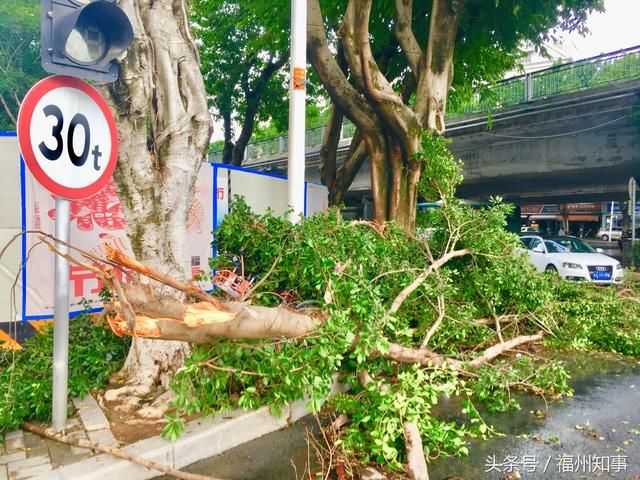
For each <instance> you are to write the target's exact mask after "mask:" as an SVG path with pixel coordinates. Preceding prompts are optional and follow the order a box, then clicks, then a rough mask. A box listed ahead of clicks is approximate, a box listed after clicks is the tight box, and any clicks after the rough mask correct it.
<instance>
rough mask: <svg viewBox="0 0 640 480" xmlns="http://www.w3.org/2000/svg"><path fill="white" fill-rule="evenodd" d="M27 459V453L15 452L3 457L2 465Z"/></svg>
mask: <svg viewBox="0 0 640 480" xmlns="http://www.w3.org/2000/svg"><path fill="white" fill-rule="evenodd" d="M25 458H27V453H26V452H15V453H12V454H10V455H3V456H1V457H0V465H6V464H7V463H9V462H16V461H18V460H24V459H25Z"/></svg>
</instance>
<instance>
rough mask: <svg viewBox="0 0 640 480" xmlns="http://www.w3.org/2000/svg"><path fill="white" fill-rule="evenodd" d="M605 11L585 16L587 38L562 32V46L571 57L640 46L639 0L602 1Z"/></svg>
mask: <svg viewBox="0 0 640 480" xmlns="http://www.w3.org/2000/svg"><path fill="white" fill-rule="evenodd" d="M604 6H605V12H604V13H592V14H591V15H590V16H589V18H588V19H587V26H588V27H589V30H591V33H590V34H589V35H587V36H586V37H581V36H580V35H577V34H564V35H563V37H564V49H565V50H566V51H567V53H568V54H569V56H570V57H571V58H572V59H573V60H579V59H581V58H587V57H592V56H594V55H598V54H600V53H605V52H612V51H614V50H619V49H622V48H626V47H632V46H635V45H640V27H639V22H640V0H605V3H604Z"/></svg>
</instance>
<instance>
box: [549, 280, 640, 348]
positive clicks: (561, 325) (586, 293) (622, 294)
mask: <svg viewBox="0 0 640 480" xmlns="http://www.w3.org/2000/svg"><path fill="white" fill-rule="evenodd" d="M639 293H640V292H639V291H638V287H637V286H636V285H634V284H630V285H628V286H627V288H625V289H624V290H622V291H619V290H617V289H615V288H607V289H603V288H597V287H594V286H591V285H588V284H575V283H568V282H555V283H554V299H555V302H553V303H550V304H548V305H547V306H546V310H547V312H548V313H547V315H548V316H550V317H551V318H554V319H555V321H556V322H557V324H558V329H559V331H560V332H561V333H560V334H558V335H557V336H555V337H553V338H552V339H550V340H549V341H548V343H549V345H551V346H554V347H561V348H574V349H579V350H600V351H606V352H615V353H620V354H623V355H631V356H635V357H638V356H640V303H638V301H637V298H638V295H639Z"/></svg>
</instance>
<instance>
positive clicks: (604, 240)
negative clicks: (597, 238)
mask: <svg viewBox="0 0 640 480" xmlns="http://www.w3.org/2000/svg"><path fill="white" fill-rule="evenodd" d="M602 241H603V242H608V241H609V235H606V234H605V235H602Z"/></svg>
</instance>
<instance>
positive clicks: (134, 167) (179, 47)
mask: <svg viewBox="0 0 640 480" xmlns="http://www.w3.org/2000/svg"><path fill="white" fill-rule="evenodd" d="M120 6H121V7H122V9H123V10H124V11H125V12H126V13H127V15H128V16H129V19H130V20H131V23H132V25H133V29H134V35H135V39H134V42H133V44H132V45H131V47H129V50H128V53H127V56H126V57H125V58H124V60H123V61H122V62H121V65H120V78H119V80H118V81H117V82H115V83H113V84H109V85H108V86H107V87H103V90H104V91H105V94H106V96H107V97H108V98H109V99H110V102H111V104H112V107H113V112H114V115H115V117H116V120H117V124H118V127H119V137H120V158H119V160H118V166H117V168H116V171H115V173H114V178H115V180H116V185H117V189H118V195H119V197H120V201H121V204H122V208H123V210H124V213H125V217H126V220H127V223H126V225H127V235H128V237H129V239H130V241H131V246H132V249H133V252H134V254H135V256H136V258H137V259H138V260H141V261H143V262H145V264H147V265H150V266H152V267H154V268H155V269H157V270H159V271H162V272H164V273H166V274H169V275H171V276H174V277H177V278H179V279H183V280H186V279H188V278H190V258H189V246H188V243H187V215H188V213H189V209H190V207H191V201H192V192H193V186H194V183H195V180H196V176H197V174H198V170H199V169H200V166H201V164H202V161H203V159H204V158H205V157H206V152H207V147H208V144H209V139H210V137H211V130H212V123H211V117H210V115H209V112H208V108H207V101H206V96H205V90H204V82H203V79H202V76H201V74H200V68H199V59H198V52H197V48H196V46H195V44H194V42H193V39H192V37H191V33H190V26H189V16H188V5H187V3H186V0H156V1H153V2H139V1H134V0H121V2H120ZM187 351H188V346H187V344H186V343H183V342H164V341H154V340H143V339H138V338H136V339H134V342H133V345H132V348H131V350H130V352H129V355H128V357H127V360H126V362H125V365H124V367H123V369H122V372H121V373H122V376H123V377H124V378H125V379H126V381H127V384H128V385H129V386H130V387H131V388H130V389H127V390H123V391H122V394H123V395H130V394H134V395H137V396H139V397H144V396H146V395H148V394H149V393H151V392H153V391H155V389H156V388H157V387H158V386H159V385H162V386H164V387H166V386H168V383H169V377H170V374H171V373H172V372H173V371H175V370H176V369H177V368H179V367H180V366H181V364H182V361H183V359H184V357H185V355H186V353H187Z"/></svg>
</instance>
